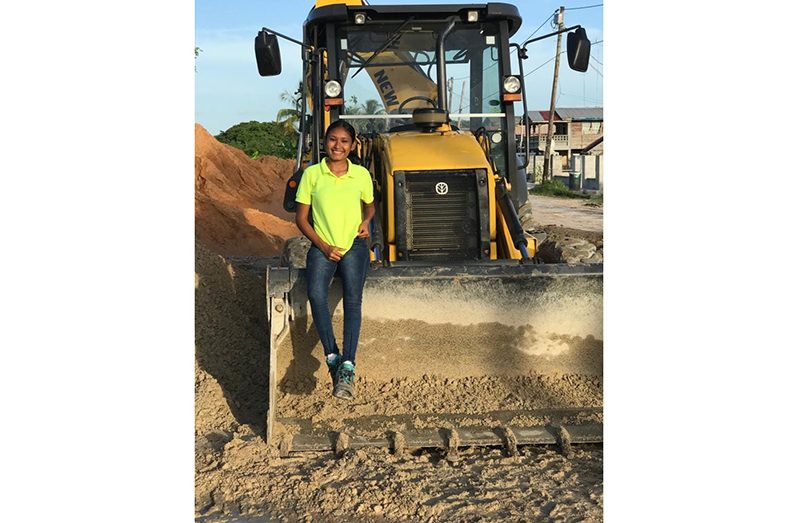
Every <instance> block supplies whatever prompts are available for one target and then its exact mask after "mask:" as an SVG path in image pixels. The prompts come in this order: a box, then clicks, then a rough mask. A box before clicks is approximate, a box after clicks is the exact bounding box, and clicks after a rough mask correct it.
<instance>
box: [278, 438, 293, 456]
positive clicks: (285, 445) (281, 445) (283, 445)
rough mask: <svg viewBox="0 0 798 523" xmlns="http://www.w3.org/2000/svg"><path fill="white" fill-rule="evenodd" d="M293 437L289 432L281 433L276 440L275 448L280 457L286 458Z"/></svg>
mask: <svg viewBox="0 0 798 523" xmlns="http://www.w3.org/2000/svg"><path fill="white" fill-rule="evenodd" d="M293 443H294V437H293V436H292V435H291V434H283V435H281V436H280V439H279V441H278V442H277V450H278V452H279V453H280V457H281V458H287V457H288V455H289V454H290V453H291V448H292V447H293Z"/></svg>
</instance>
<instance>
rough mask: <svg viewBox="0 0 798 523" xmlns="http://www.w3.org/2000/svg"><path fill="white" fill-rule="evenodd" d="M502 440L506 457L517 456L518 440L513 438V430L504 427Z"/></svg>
mask: <svg viewBox="0 0 798 523" xmlns="http://www.w3.org/2000/svg"><path fill="white" fill-rule="evenodd" d="M503 430H504V438H505V444H506V445H507V455H508V456H510V457H512V456H517V455H518V439H517V438H516V437H515V433H514V432H513V429H511V428H510V427H504V428H503Z"/></svg>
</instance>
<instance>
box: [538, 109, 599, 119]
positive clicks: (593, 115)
mask: <svg viewBox="0 0 798 523" xmlns="http://www.w3.org/2000/svg"><path fill="white" fill-rule="evenodd" d="M527 114H528V115H529V118H530V120H532V121H533V122H548V121H549V111H527ZM554 119H555V120H568V119H570V120H573V121H575V122H603V121H604V108H603V107H571V108H561V107H558V108H557V109H555V110H554Z"/></svg>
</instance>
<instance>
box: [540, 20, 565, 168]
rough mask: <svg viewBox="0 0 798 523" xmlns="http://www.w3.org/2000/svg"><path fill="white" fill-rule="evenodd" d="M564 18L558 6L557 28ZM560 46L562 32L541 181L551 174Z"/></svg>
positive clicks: (558, 38)
mask: <svg viewBox="0 0 798 523" xmlns="http://www.w3.org/2000/svg"><path fill="white" fill-rule="evenodd" d="M564 18H565V7H564V6H560V12H559V13H558V14H557V30H558V31H562V30H563V19H564ZM561 46H562V33H559V34H558V35H557V56H556V57H555V58H554V82H553V83H552V85H551V105H550V106H549V126H548V135H547V136H546V153H545V154H546V156H545V157H544V158H543V181H544V182H545V181H546V180H548V179H549V178H550V177H551V176H552V166H551V141H552V137H553V136H554V102H555V101H556V100H557V77H558V76H559V74H560V47H561Z"/></svg>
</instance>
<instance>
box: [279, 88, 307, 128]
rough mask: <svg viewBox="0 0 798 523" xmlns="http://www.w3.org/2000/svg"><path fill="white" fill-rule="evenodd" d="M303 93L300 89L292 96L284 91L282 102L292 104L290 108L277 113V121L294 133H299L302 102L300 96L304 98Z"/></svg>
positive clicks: (281, 97) (281, 94)
mask: <svg viewBox="0 0 798 523" xmlns="http://www.w3.org/2000/svg"><path fill="white" fill-rule="evenodd" d="M301 92H302V91H301V87H300V89H297V90H296V92H295V93H294V94H291V93H289V92H288V91H283V92H282V93H280V100H282V101H283V102H285V103H289V104H291V107H290V108H284V109H280V110H279V111H277V117H276V120H277V122H278V123H280V124H282V125H283V126H285V128H286V130H291V131H293V132H298V131H299V116H300V103H301V101H302V99H301V98H300V96H302V95H301Z"/></svg>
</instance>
